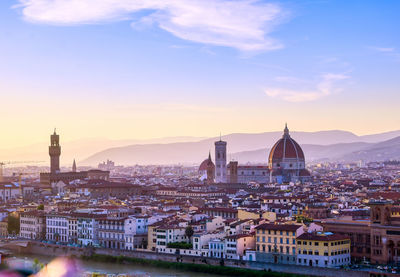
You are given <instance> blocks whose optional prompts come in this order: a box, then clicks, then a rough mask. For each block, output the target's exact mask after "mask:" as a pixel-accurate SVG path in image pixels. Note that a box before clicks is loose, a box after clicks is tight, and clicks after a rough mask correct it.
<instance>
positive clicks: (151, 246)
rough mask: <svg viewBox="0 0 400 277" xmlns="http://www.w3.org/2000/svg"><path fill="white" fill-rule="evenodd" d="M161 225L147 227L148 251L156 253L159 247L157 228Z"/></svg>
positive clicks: (155, 224)
mask: <svg viewBox="0 0 400 277" xmlns="http://www.w3.org/2000/svg"><path fill="white" fill-rule="evenodd" d="M159 225H160V224H158V223H154V224H152V225H149V226H148V227H147V249H148V250H150V251H156V247H157V227H158V226H159Z"/></svg>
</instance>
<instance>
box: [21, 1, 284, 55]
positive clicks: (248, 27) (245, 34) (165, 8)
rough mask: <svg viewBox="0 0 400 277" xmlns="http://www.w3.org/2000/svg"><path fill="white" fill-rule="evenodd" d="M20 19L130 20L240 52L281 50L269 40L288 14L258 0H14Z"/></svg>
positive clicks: (50, 21)
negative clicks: (275, 28) (20, 14)
mask: <svg viewBox="0 0 400 277" xmlns="http://www.w3.org/2000/svg"><path fill="white" fill-rule="evenodd" d="M17 1H18V2H19V4H18V5H16V6H15V8H19V9H22V15H23V17H24V19H26V20H28V21H31V22H37V23H45V24H55V25H57V24H59V25H79V24H95V23H104V22H110V21H121V20H129V21H130V22H131V23H132V26H133V27H134V28H139V29H141V28H146V27H148V26H149V25H155V26H158V27H159V28H161V29H163V30H165V31H167V32H170V33H171V34H173V35H174V36H176V37H178V38H181V39H184V40H188V41H192V42H198V43H204V44H209V45H218V46H227V47H232V48H236V49H239V50H242V51H268V50H275V49H279V48H282V47H283V45H282V43H280V42H279V41H277V40H275V39H274V38H272V37H271V36H270V33H271V32H272V30H273V28H274V27H275V26H276V25H277V24H279V23H281V22H282V17H284V15H285V14H286V12H285V11H283V9H282V8H281V6H280V5H278V4H274V3H265V2H261V1H257V0H236V1H230V0H17Z"/></svg>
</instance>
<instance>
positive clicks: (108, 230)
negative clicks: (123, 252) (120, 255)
mask: <svg viewBox="0 0 400 277" xmlns="http://www.w3.org/2000/svg"><path fill="white" fill-rule="evenodd" d="M97 226H98V239H99V244H100V246H101V247H104V248H112V249H125V228H124V227H125V218H104V219H99V220H98V225H97Z"/></svg>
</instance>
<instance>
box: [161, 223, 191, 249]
mask: <svg viewBox="0 0 400 277" xmlns="http://www.w3.org/2000/svg"><path fill="white" fill-rule="evenodd" d="M185 230H186V227H185V226H179V225H161V226H159V227H157V231H156V233H157V241H156V251H157V252H165V250H166V248H167V246H168V244H169V243H174V242H186V243H189V238H188V237H187V236H186V235H185Z"/></svg>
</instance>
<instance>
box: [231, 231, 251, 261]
mask: <svg viewBox="0 0 400 277" xmlns="http://www.w3.org/2000/svg"><path fill="white" fill-rule="evenodd" d="M255 247H256V240H255V236H254V235H250V234H239V235H233V236H229V237H225V253H226V258H227V259H234V260H242V259H243V257H244V256H245V255H246V251H247V250H253V251H254V250H255Z"/></svg>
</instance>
